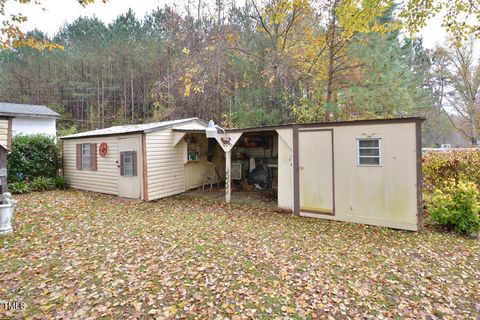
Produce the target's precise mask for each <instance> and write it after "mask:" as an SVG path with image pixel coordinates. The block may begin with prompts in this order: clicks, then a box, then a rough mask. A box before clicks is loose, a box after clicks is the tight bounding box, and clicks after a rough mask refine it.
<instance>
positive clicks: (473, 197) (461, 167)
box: [422, 149, 480, 234]
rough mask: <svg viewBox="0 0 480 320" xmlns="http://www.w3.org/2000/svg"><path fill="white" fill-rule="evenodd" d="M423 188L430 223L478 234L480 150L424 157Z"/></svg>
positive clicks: (434, 154) (479, 228)
mask: <svg viewBox="0 0 480 320" xmlns="http://www.w3.org/2000/svg"><path fill="white" fill-rule="evenodd" d="M422 171H423V187H424V195H425V200H426V204H427V209H428V210H427V211H428V213H429V214H430V216H431V218H432V220H433V221H435V222H437V223H438V224H440V225H443V226H445V227H448V228H451V229H454V230H455V231H457V232H461V233H466V234H475V233H478V232H479V231H480V199H479V198H480V191H479V190H480V150H475V149H472V150H456V151H452V152H445V153H443V152H431V153H427V154H426V155H424V157H423V165H422Z"/></svg>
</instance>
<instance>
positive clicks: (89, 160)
mask: <svg viewBox="0 0 480 320" xmlns="http://www.w3.org/2000/svg"><path fill="white" fill-rule="evenodd" d="M205 128H206V123H205V122H204V121H201V120H199V119H197V118H189V119H181V120H174V121H164V122H158V123H150V124H138V125H125V126H115V127H110V128H105V129H99V130H94V131H88V132H82V133H77V134H72V135H68V136H64V137H62V138H61V140H62V142H63V143H62V148H63V160H64V174H65V176H66V177H67V179H68V180H69V182H70V185H71V186H72V187H73V188H78V189H83V190H89V191H96V192H102V193H107V194H113V195H118V196H121V197H125V198H133V199H143V200H155V199H159V198H163V197H167V196H170V195H174V194H178V193H182V192H184V191H186V190H188V189H192V188H196V187H199V186H202V184H203V178H204V174H203V173H204V166H205V163H206V162H207V157H208V156H207V148H208V141H207V138H206V136H205V133H204V132H205V131H204V130H205ZM173 129H184V130H190V131H194V130H196V131H199V132H201V134H195V133H192V134H190V133H188V132H182V133H179V132H174V131H173ZM213 157H216V159H215V161H216V162H217V163H219V168H218V169H219V170H222V169H223V167H224V165H222V164H221V163H222V162H221V161H222V159H221V157H223V152H222V150H221V148H217V151H216V154H214V155H213ZM217 158H218V159H217ZM211 160H213V159H211ZM218 179H220V177H219V176H217V180H218Z"/></svg>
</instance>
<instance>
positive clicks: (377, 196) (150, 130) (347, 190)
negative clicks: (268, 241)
mask: <svg viewBox="0 0 480 320" xmlns="http://www.w3.org/2000/svg"><path fill="white" fill-rule="evenodd" d="M422 121H423V119H421V118H398V119H381V120H354V121H343V122H329V123H315V124H304V125H300V124H293V125H281V126H264V127H257V128H244V129H233V130H227V131H224V130H219V131H222V132H217V134H216V137H215V139H208V138H207V137H206V128H207V127H208V125H207V124H206V123H205V122H204V121H202V120H199V119H197V118H190V119H182V120H175V121H166V122H159V123H152V124H141V125H128V126H117V127H112V128H107V129H101V130H95V131H90V132H84V133H79V134H74V135H70V136H66V137H62V140H63V156H64V171H65V175H66V176H67V178H68V179H69V181H70V184H71V186H72V187H74V188H79V189H84V190H91V191H97V192H103V193H109V194H114V195H119V196H122V197H127V198H139V199H144V200H154V199H159V198H163V197H167V196H170V195H174V194H178V193H182V192H185V191H186V190H189V189H194V188H197V187H200V186H202V184H203V183H204V179H205V176H206V172H207V170H208V169H207V167H208V165H210V166H213V167H214V169H215V170H214V180H215V181H216V182H218V181H220V180H221V179H222V180H223V179H225V189H226V201H227V202H229V201H230V197H231V196H232V193H231V186H232V181H233V184H234V186H235V187H236V189H237V190H247V191H252V190H269V191H270V193H269V194H272V193H273V194H274V195H275V198H276V199H277V205H278V207H280V208H284V209H287V210H290V211H292V212H294V213H295V214H298V215H301V216H306V217H315V218H324V219H331V220H339V221H348V222H356V223H364V224H371V225H378V226H386V227H392V228H398V229H405V230H415V231H416V230H421V229H422V227H423V211H422V172H421V136H420V134H421V122H422ZM214 132H215V130H214ZM233 197H235V193H233Z"/></svg>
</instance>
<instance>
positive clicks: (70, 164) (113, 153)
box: [63, 136, 119, 195]
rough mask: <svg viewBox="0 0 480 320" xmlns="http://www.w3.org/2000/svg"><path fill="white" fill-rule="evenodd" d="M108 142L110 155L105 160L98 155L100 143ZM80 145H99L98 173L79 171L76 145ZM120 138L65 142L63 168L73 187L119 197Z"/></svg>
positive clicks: (70, 140) (84, 139) (95, 138)
mask: <svg viewBox="0 0 480 320" xmlns="http://www.w3.org/2000/svg"><path fill="white" fill-rule="evenodd" d="M102 142H106V143H107V145H108V153H107V156H106V157H105V158H103V157H101V156H100V155H99V154H98V148H99V147H100V143H102ZM79 143H96V144H97V171H90V170H77V167H76V145H77V144H79ZM117 160H118V137H116V136H115V137H93V138H83V139H65V140H63V161H64V163H63V168H64V172H65V176H66V177H67V179H68V181H69V183H70V185H71V187H73V188H76V189H82V190H88V191H95V192H101V193H107V194H113V195H118V175H119V169H118V167H117V163H116V161H117Z"/></svg>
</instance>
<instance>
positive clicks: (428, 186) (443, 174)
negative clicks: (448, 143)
mask: <svg viewBox="0 0 480 320" xmlns="http://www.w3.org/2000/svg"><path fill="white" fill-rule="evenodd" d="M422 168H423V169H422V171H423V182H424V189H425V192H427V193H431V192H433V191H434V190H436V189H441V188H443V187H444V186H445V184H446V183H447V182H448V181H450V180H452V179H453V180H455V181H459V179H461V178H462V177H468V179H469V180H471V181H474V182H476V183H477V186H478V187H480V150H475V149H474V150H458V151H452V152H448V153H442V152H430V153H427V154H426V155H424V156H423V163H422Z"/></svg>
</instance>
